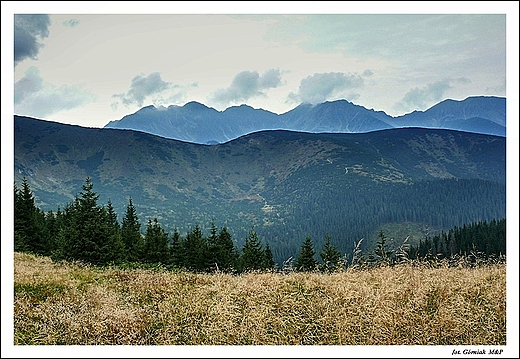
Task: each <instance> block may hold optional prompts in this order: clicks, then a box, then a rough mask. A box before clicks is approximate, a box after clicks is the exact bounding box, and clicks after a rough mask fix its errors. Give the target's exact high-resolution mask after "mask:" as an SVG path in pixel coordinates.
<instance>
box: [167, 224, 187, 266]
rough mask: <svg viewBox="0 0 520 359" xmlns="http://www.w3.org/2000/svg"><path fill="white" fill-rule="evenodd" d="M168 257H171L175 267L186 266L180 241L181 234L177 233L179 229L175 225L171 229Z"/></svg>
mask: <svg viewBox="0 0 520 359" xmlns="http://www.w3.org/2000/svg"><path fill="white" fill-rule="evenodd" d="M170 257H171V259H172V264H173V265H174V266H175V267H177V268H183V267H185V266H186V263H185V260H184V257H185V254H184V246H183V242H182V241H181V236H180V234H179V231H178V229H177V227H175V228H174V229H173V235H172V238H171V245H170Z"/></svg>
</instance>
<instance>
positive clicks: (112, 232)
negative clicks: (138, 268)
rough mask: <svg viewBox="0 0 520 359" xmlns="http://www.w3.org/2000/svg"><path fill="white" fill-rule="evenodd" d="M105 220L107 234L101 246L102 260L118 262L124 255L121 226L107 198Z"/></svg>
mask: <svg viewBox="0 0 520 359" xmlns="http://www.w3.org/2000/svg"><path fill="white" fill-rule="evenodd" d="M106 221H107V226H108V231H109V236H108V238H107V240H106V242H105V243H104V246H103V253H104V258H103V261H104V262H105V263H110V262H113V263H116V264H120V263H121V262H122V261H123V259H124V257H125V246H124V244H123V240H122V238H121V226H120V225H119V222H118V220H117V213H116V212H115V210H114V207H113V205H112V201H110V199H109V200H108V204H107V208H106Z"/></svg>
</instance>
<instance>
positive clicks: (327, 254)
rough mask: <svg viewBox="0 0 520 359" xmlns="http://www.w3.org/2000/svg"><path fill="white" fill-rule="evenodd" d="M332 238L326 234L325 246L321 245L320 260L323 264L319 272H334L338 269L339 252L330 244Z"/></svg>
mask: <svg viewBox="0 0 520 359" xmlns="http://www.w3.org/2000/svg"><path fill="white" fill-rule="evenodd" d="M331 241H332V238H331V236H330V235H329V234H328V233H327V235H326V237H325V244H324V245H323V250H322V251H321V252H320V257H321V260H322V261H323V264H322V265H321V270H322V271H324V272H328V273H331V272H334V271H336V270H337V269H338V268H339V267H340V264H341V263H340V259H341V254H340V252H339V251H338V250H337V249H336V247H334V246H333V245H332V243H331Z"/></svg>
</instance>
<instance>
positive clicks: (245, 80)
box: [209, 69, 282, 105]
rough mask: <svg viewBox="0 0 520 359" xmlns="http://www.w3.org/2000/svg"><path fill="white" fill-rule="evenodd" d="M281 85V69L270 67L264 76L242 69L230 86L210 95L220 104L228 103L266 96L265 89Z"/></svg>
mask: <svg viewBox="0 0 520 359" xmlns="http://www.w3.org/2000/svg"><path fill="white" fill-rule="evenodd" d="M281 85H282V81H281V72H280V70H279V69H269V70H267V71H266V72H264V74H263V75H262V76H260V74H259V73H258V71H242V72H240V73H238V74H237V75H236V76H235V78H234V79H233V81H232V82H231V85H230V86H229V87H227V88H224V89H218V90H216V91H214V92H213V93H212V94H211V95H210V96H209V97H210V99H211V100H212V101H215V102H217V103H219V104H223V105H228V104H230V103H233V102H239V101H247V100H249V99H250V98H253V97H259V96H261V97H266V94H265V92H264V91H266V90H269V89H271V88H276V87H278V86H281Z"/></svg>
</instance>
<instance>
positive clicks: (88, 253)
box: [69, 177, 111, 264]
mask: <svg viewBox="0 0 520 359" xmlns="http://www.w3.org/2000/svg"><path fill="white" fill-rule="evenodd" d="M93 186H94V185H93V184H92V181H91V179H90V177H87V178H86V180H85V184H84V185H83V186H82V191H81V192H80V195H79V197H78V199H77V204H76V207H75V213H74V215H73V223H74V225H75V227H76V231H77V233H76V237H75V238H69V243H70V244H71V247H70V249H71V252H72V254H73V256H74V258H75V259H78V260H81V261H84V262H87V263H91V264H106V256H105V253H104V251H105V250H106V242H107V240H109V237H110V235H111V233H110V228H109V226H108V223H107V212H106V209H105V208H104V207H103V206H100V205H98V204H97V201H98V199H99V195H98V194H97V193H96V192H94V191H93Z"/></svg>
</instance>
